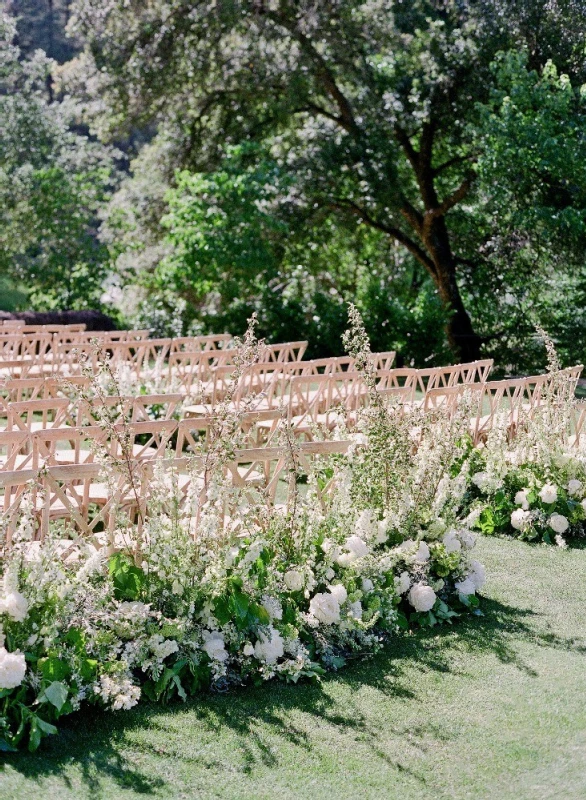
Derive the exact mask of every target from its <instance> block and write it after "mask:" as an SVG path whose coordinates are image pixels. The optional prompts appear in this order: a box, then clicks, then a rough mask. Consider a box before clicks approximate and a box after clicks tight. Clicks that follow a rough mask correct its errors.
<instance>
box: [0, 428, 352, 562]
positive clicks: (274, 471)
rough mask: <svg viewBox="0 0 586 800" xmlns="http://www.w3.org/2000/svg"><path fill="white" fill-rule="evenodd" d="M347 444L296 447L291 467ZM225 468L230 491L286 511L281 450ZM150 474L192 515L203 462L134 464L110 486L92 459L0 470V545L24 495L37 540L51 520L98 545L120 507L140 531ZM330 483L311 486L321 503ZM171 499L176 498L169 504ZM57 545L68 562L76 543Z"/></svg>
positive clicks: (307, 467) (247, 454) (255, 453)
mask: <svg viewBox="0 0 586 800" xmlns="http://www.w3.org/2000/svg"><path fill="white" fill-rule="evenodd" d="M349 444H350V443H349V442H347V441H335V442H308V443H305V444H301V445H300V446H299V448H298V449H297V452H296V459H297V469H298V470H299V471H305V472H306V473H307V474H309V472H310V471H311V469H312V465H311V462H312V460H313V459H315V458H319V459H324V458H328V457H329V456H331V455H333V454H337V453H344V452H345V451H346V450H347V448H348V446H349ZM223 469H224V471H225V473H226V475H227V477H228V478H229V482H230V483H231V485H232V487H233V488H234V489H235V490H238V491H240V492H242V493H245V494H246V493H250V499H251V500H252V501H253V502H255V503H257V502H259V500H260V501H261V502H263V503H265V504H266V505H267V506H271V505H272V506H274V505H279V506H281V507H283V508H287V507H288V505H289V503H290V502H291V499H292V498H291V489H292V484H291V481H290V463H289V458H288V454H287V451H286V450H285V449H284V448H282V447H262V448H252V449H246V450H239V451H237V452H236V453H235V454H234V456H233V458H232V459H231V460H230V461H229V462H228V463H226V464H225V465H224V467H223ZM155 472H157V477H158V479H159V480H160V479H161V477H163V478H164V479H165V480H166V482H167V483H168V482H171V483H174V485H175V487H176V491H177V495H178V497H179V505H180V507H183V508H185V509H186V510H187V513H190V512H191V513H197V506H198V505H199V507H200V508H201V503H202V501H203V500H204V499H205V492H206V479H205V462H204V460H203V459H202V458H197V457H187V458H186V457H180V458H165V459H158V460H157V459H154V460H153V459H149V460H144V461H140V460H133V461H132V463H131V465H130V466H129V469H128V470H126V471H124V470H121V471H119V472H116V474H115V477H114V478H113V480H112V481H111V482H110V483H104V482H103V470H102V466H101V465H100V464H99V463H91V462H87V463H84V464H75V465H56V466H54V465H50V466H47V467H45V469H43V470H42V471H40V472H39V471H38V470H36V469H34V468H26V469H20V470H9V471H3V472H0V492H1V495H0V496H1V498H2V510H3V524H4V535H5V537H6V544H7V546H8V547H9V546H10V544H11V541H12V538H13V536H14V533H15V531H16V529H17V527H18V524H19V518H20V516H21V514H22V507H23V501H24V500H25V498H30V500H31V501H32V513H33V516H34V523H35V531H34V534H35V537H34V538H35V539H36V540H37V541H39V542H42V541H43V540H44V538H45V537H46V536H47V534H48V532H49V526H50V524H51V522H54V521H56V520H65V521H66V522H67V523H68V524H69V526H72V527H74V528H75V532H76V534H77V536H82V537H84V538H85V539H86V540H88V541H89V542H93V543H94V544H95V545H96V546H98V547H102V546H104V545H105V544H107V542H108V536H109V535H110V534H112V532H113V531H114V528H115V524H116V518H117V515H118V514H119V512H120V510H123V511H124V512H126V513H127V514H128V515H129V516H130V517H132V518H134V519H135V520H137V521H138V523H139V527H140V524H141V521H142V520H144V519H145V517H146V512H147V508H148V503H149V497H150V487H151V486H152V482H153V478H154V474H155ZM324 475H326V473H324ZM332 485H333V480H332V479H331V478H329V479H327V477H326V480H324V482H320V485H318V486H316V487H315V490H316V492H317V494H318V499H319V500H320V501H321V502H322V503H324V502H325V498H326V497H327V495H328V493H329V491H330V490H331V487H332ZM177 495H176V494H175V493H174V495H173V502H174V501H175V497H176V496H177ZM277 501H278V502H277ZM230 502H231V497H230V496H229V495H226V496H225V498H224V506H225V510H224V511H222V512H220V520H221V524H222V525H224V524H225V523H226V522H227V520H228V519H229V511H230ZM61 544H62V555H63V557H67V555H68V554H69V553H70V552H71V551H72V550H73V549H74V548H75V544H76V543H75V540H71V539H67V540H65V541H63V542H62V543H61Z"/></svg>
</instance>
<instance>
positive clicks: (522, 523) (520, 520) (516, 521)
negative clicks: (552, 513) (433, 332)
mask: <svg viewBox="0 0 586 800" xmlns="http://www.w3.org/2000/svg"><path fill="white" fill-rule="evenodd" d="M530 520H531V514H530V513H529V511H523V509H522V508H518V509H517V510H516V511H513V513H512V514H511V527H512V528H514V529H515V530H516V531H524V530H526V529H527V528H528V527H529V523H530Z"/></svg>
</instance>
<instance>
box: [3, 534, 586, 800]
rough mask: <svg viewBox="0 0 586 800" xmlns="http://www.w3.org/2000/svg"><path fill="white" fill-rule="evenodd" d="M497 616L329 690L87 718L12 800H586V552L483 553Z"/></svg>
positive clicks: (20, 781) (424, 639)
mask: <svg viewBox="0 0 586 800" xmlns="http://www.w3.org/2000/svg"><path fill="white" fill-rule="evenodd" d="M478 551H479V553H478V557H479V558H480V559H481V560H483V561H484V562H485V563H486V566H487V572H488V575H489V581H488V583H487V586H486V591H485V594H486V595H487V597H488V599H487V600H485V602H484V610H485V617H483V618H482V619H479V620H469V621H465V622H464V623H461V624H458V625H455V626H453V627H452V628H450V629H443V630H441V631H437V632H435V631H432V632H427V633H424V634H417V635H416V636H413V637H409V638H405V639H402V640H399V641H398V642H397V643H396V644H395V645H393V646H389V647H388V648H387V650H386V651H385V653H383V654H381V655H379V656H377V657H376V658H373V659H370V660H368V661H362V662H357V663H356V664H353V665H351V666H350V667H347V668H345V669H344V670H342V671H341V672H340V673H339V674H337V675H333V676H331V677H328V678H326V679H325V680H324V681H323V682H322V683H321V684H317V685H313V684H312V685H308V684H305V685H299V686H285V685H280V684H268V685H266V686H263V687H261V688H247V689H242V690H238V691H233V692H231V693H230V694H227V695H222V696H219V695H213V696H209V697H204V698H202V699H200V700H196V701H193V702H190V703H187V704H186V705H183V704H175V705H173V706H172V707H168V708H163V709H161V708H158V707H153V706H144V707H142V706H141V707H140V708H137V709H134V710H133V711H131V712H119V713H117V714H111V713H108V714H107V713H98V712H95V711H94V712H85V713H83V714H78V715H76V716H74V717H71V718H69V719H66V720H64V721H63V722H62V728H61V733H60V734H59V736H56V737H52V738H51V739H49V740H45V743H44V745H43V747H42V749H41V751H40V752H39V753H37V754H35V755H32V756H31V755H28V754H22V755H17V756H12V755H10V756H8V757H7V758H6V759H5V761H4V764H3V766H2V767H1V768H0V797H1V798H2V800H4V798H15V799H16V798H26V799H27V800H33V798H43V800H47V798H48V797H49V798H55V800H63V799H64V798H76V800H79V799H80V798H134V797H149V796H152V797H155V798H159V797H161V798H198V797H201V798H239V799H240V798H242V800H244V799H245V798H249V799H250V800H253V799H254V800H258V799H260V798H279V800H283V799H284V798H300V797H306V798H308V799H309V800H313V798H327V799H328V800H345V798H348V799H350V798H352V800H355V799H356V798H359V800H366V799H367V798H390V800H394V798H399V799H400V800H411V798H413V799H414V800H415V798H436V800H444V798H445V800H448V798H450V800H464V798H471V800H485V799H486V798H494V799H495V800H509V799H510V800H546V798H547V799H549V798H551V800H553V799H554V798H555V799H556V800H559V799H560V798H572V800H580V798H586V550H577V551H576V550H574V551H560V550H558V549H554V548H551V547H546V546H531V545H527V544H523V543H519V542H515V541H508V540H507V541H505V540H490V539H484V540H481V541H479V545H478Z"/></svg>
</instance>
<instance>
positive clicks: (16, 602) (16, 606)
mask: <svg viewBox="0 0 586 800" xmlns="http://www.w3.org/2000/svg"><path fill="white" fill-rule="evenodd" d="M2 612H4V613H5V614H8V616H9V617H12V619H13V620H14V621H15V622H23V620H24V619H25V617H26V615H27V612H28V602H27V599H26V597H25V596H24V595H23V594H21V593H20V592H8V594H7V595H5V596H4V597H3V598H2V600H0V613H2Z"/></svg>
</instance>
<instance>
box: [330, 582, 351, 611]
mask: <svg viewBox="0 0 586 800" xmlns="http://www.w3.org/2000/svg"><path fill="white" fill-rule="evenodd" d="M328 591H329V592H330V593H331V594H333V595H334V597H335V598H336V600H337V601H338V603H339V604H340V605H341V606H342V605H344V603H345V602H346V600H347V599H348V592H347V591H346V588H345V587H344V586H343V585H342V584H341V583H336V584H333V585H332V586H328Z"/></svg>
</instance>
